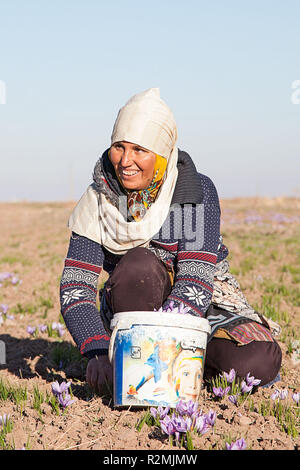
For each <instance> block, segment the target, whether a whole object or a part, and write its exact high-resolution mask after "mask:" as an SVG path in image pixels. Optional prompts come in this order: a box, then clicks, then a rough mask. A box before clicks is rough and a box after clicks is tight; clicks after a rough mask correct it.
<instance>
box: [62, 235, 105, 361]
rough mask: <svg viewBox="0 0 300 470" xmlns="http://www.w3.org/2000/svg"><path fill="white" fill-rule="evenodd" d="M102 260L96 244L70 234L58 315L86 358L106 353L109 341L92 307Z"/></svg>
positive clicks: (96, 310)
mask: <svg viewBox="0 0 300 470" xmlns="http://www.w3.org/2000/svg"><path fill="white" fill-rule="evenodd" d="M103 260H104V254H103V250H102V247H101V245H100V244H99V243H96V242H94V241H92V240H89V239H88V238H85V237H83V236H81V235H78V234H76V233H74V232H72V235H71V238H70V244H69V249H68V253H67V256H66V259H65V264H64V270H63V273H62V277H61V281H60V305H61V313H62V316H63V318H64V321H65V324H66V327H67V328H68V330H69V332H70V334H71V336H72V338H73V339H74V341H75V343H76V345H77V347H78V348H79V350H80V352H81V354H83V355H84V356H86V357H88V358H91V357H93V356H95V355H96V354H98V355H101V354H105V353H107V350H108V345H109V340H110V338H109V337H108V336H107V334H106V331H105V329H104V326H103V323H102V320H101V317H100V312H99V310H98V308H97V306H96V298H97V290H98V279H99V274H100V272H101V271H102V268H103Z"/></svg>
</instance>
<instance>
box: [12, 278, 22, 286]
mask: <svg viewBox="0 0 300 470" xmlns="http://www.w3.org/2000/svg"><path fill="white" fill-rule="evenodd" d="M18 282H19V283H21V281H20V279H19V278H18V277H17V276H13V277H12V278H11V283H12V284H13V285H14V286H15V285H16V284H18Z"/></svg>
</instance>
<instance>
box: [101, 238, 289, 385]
mask: <svg viewBox="0 0 300 470" xmlns="http://www.w3.org/2000/svg"><path fill="white" fill-rule="evenodd" d="M171 289H172V286H171V282H170V277H169V274H168V272H167V270H166V268H165V266H164V264H163V263H162V262H161V261H160V260H159V259H158V258H157V257H156V255H155V254H154V253H152V252H151V251H150V250H148V249H147V248H141V247H138V248H133V249H131V250H129V251H128V252H127V253H126V254H125V255H124V256H123V257H122V258H121V260H120V262H119V263H118V264H117V266H116V267H115V269H114V271H113V273H112V274H111V275H110V278H109V280H108V281H107V283H106V289H105V290H106V294H105V295H106V302H107V304H108V307H109V309H110V311H111V312H112V314H114V313H117V312H126V311H139V310H141V311H142V310H146V311H147V310H150V311H153V310H154V309H156V310H158V309H159V308H160V307H161V306H162V304H163V302H164V301H165V300H166V298H167V297H168V295H169V294H170V292H171ZM281 359H282V354H281V349H280V347H279V345H278V344H277V343H276V341H274V342H269V341H252V342H251V343H249V344H247V345H244V346H238V345H237V344H236V343H234V342H233V341H230V340H228V339H223V338H213V339H211V341H209V342H208V345H207V349H206V360H205V367H204V380H209V379H210V378H212V377H215V376H217V375H219V373H222V372H223V371H225V372H229V370H230V369H232V368H233V369H235V371H236V373H237V376H238V377H245V376H246V375H247V373H248V372H250V375H251V376H254V377H255V378H257V379H260V380H261V383H260V385H265V384H267V383H269V382H270V381H272V380H274V378H275V377H276V376H277V374H278V372H279V369H280V366H281Z"/></svg>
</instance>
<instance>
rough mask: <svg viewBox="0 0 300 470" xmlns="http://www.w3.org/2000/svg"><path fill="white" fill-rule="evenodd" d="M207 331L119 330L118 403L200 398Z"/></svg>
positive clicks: (116, 363)
mask: <svg viewBox="0 0 300 470" xmlns="http://www.w3.org/2000/svg"><path fill="white" fill-rule="evenodd" d="M205 350H206V334H201V333H199V332H195V331H193V330H189V331H188V333H187V330H186V329H183V328H176V327H174V328H173V327H162V326H160V327H159V328H158V327H156V326H149V325H148V326H147V328H145V327H143V326H141V325H138V326H134V327H133V328H131V329H130V330H123V331H122V330H120V331H118V333H117V335H116V339H115V355H114V374H115V381H114V402H115V406H122V405H132V406H143V405H144V406H145V405H146V406H147V405H163V406H167V405H170V406H175V405H176V403H177V402H178V401H179V400H180V399H182V400H186V401H188V400H194V401H196V400H198V398H199V395H200V391H201V384H202V374H203V363H204V356H205Z"/></svg>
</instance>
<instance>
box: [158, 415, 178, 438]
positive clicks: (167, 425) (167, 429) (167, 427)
mask: <svg viewBox="0 0 300 470" xmlns="http://www.w3.org/2000/svg"><path fill="white" fill-rule="evenodd" d="M160 427H161V429H162V430H163V432H164V433H165V434H167V435H168V436H171V435H172V434H175V432H176V431H177V430H176V427H175V426H174V423H173V421H172V420H171V418H170V417H169V416H165V418H164V419H163V420H161V422H160Z"/></svg>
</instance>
